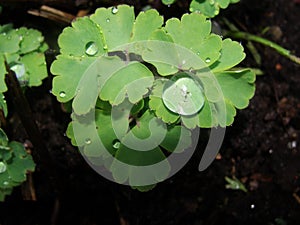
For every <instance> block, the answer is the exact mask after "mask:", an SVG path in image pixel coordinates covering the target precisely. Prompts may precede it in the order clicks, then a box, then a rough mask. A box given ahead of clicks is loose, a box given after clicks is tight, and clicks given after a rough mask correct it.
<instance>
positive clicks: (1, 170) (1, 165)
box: [0, 162, 6, 173]
mask: <svg viewBox="0 0 300 225" xmlns="http://www.w3.org/2000/svg"><path fill="white" fill-rule="evenodd" d="M5 171H6V165H5V164H4V162H0V173H4V172H5Z"/></svg>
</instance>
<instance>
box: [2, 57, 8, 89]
mask: <svg viewBox="0 0 300 225" xmlns="http://www.w3.org/2000/svg"><path fill="white" fill-rule="evenodd" d="M5 75H6V68H5V61H4V56H3V55H1V54H0V93H2V92H5V91H7V87H6V83H5Z"/></svg>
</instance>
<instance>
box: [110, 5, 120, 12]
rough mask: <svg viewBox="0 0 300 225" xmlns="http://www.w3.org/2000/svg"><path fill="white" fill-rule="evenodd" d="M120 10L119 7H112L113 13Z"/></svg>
mask: <svg viewBox="0 0 300 225" xmlns="http://www.w3.org/2000/svg"><path fill="white" fill-rule="evenodd" d="M118 11H119V9H118V8H117V7H116V6H114V7H112V8H111V13H112V14H116V13H117V12H118Z"/></svg>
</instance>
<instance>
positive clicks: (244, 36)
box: [225, 31, 300, 64]
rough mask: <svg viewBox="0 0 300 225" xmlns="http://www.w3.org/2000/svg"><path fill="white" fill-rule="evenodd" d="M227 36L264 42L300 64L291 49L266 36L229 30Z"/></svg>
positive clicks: (299, 60)
mask: <svg viewBox="0 0 300 225" xmlns="http://www.w3.org/2000/svg"><path fill="white" fill-rule="evenodd" d="M225 36H227V37H232V38H237V39H242V40H247V41H255V42H257V43H260V44H263V45H265V46H268V47H270V48H273V49H274V50H276V51H277V52H278V53H279V54H281V55H283V56H285V57H287V58H288V59H290V60H291V61H293V62H295V63H297V64H300V58H299V57H297V56H295V55H293V54H291V51H289V50H287V49H285V48H283V47H281V46H280V45H278V44H276V43H274V42H272V41H270V40H267V39H265V38H262V37H259V36H256V35H253V34H249V33H246V32H241V31H228V32H226V34H225Z"/></svg>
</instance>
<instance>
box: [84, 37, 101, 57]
mask: <svg viewBox="0 0 300 225" xmlns="http://www.w3.org/2000/svg"><path fill="white" fill-rule="evenodd" d="M98 50H99V49H98V46H97V45H96V43H95V42H93V41H90V42H88V43H87V44H86V45H85V53H86V54H87V55H89V56H94V55H96V54H97V53H98Z"/></svg>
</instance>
